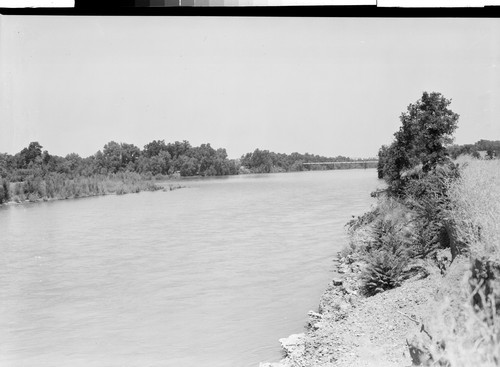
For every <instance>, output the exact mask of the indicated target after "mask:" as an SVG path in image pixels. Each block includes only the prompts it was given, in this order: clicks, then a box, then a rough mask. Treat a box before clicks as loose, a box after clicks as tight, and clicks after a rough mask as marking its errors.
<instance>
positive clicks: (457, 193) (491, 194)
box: [449, 158, 500, 260]
mask: <svg viewBox="0 0 500 367" xmlns="http://www.w3.org/2000/svg"><path fill="white" fill-rule="evenodd" d="M459 163H460V164H461V165H463V166H464V168H463V169H462V170H461V177H460V178H459V179H458V181H456V182H454V183H452V184H451V185H450V187H449V195H450V199H451V204H452V211H451V215H452V219H453V220H454V221H455V223H457V231H458V233H457V235H458V236H459V238H460V239H461V240H462V241H464V242H465V243H467V244H469V246H470V250H471V252H472V255H473V256H476V257H479V256H483V255H486V256H487V257H488V258H490V259H492V260H500V160H474V159H470V158H461V159H460V161H459Z"/></svg>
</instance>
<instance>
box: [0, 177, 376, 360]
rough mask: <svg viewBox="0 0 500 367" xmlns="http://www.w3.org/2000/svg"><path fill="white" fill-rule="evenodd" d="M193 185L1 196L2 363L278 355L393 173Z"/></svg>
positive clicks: (299, 329)
mask: <svg viewBox="0 0 500 367" xmlns="http://www.w3.org/2000/svg"><path fill="white" fill-rule="evenodd" d="M182 184H183V185H186V186H187V187H186V188H183V189H180V190H175V191H170V192H145V193H140V194H129V195H122V196H105V197H97V198H86V199H78V200H67V201H56V202H48V203H36V204H27V205H17V206H4V207H2V208H0V254H1V255H0V366H3V367H10V366H23V367H24V366H37V367H45V366H46V367H49V366H50V367H59V366H61V367H62V366H64V367H66V366H85V367H94V366H99V367H101V366H102V367H104V366H105V367H114V366H116V367H118V366H119V367H124V366H131V367H132V366H134V367H135V366H175V367H193V366H204V367H226V366H228V367H229V366H231V367H239V366H243V367H246V366H252V367H257V366H258V364H259V362H260V361H277V360H279V359H280V358H281V350H280V346H279V342H278V339H279V338H282V337H286V336H288V335H290V334H293V333H300V332H303V328H304V325H305V322H306V321H307V312H308V311H309V310H315V311H316V310H317V305H318V301H319V297H320V295H321V293H322V292H323V290H324V289H325V287H326V286H327V284H328V282H329V281H330V278H331V276H332V270H333V263H332V259H333V258H334V256H335V253H336V252H337V251H339V250H340V249H341V248H342V247H343V246H344V244H345V243H346V234H345V229H344V224H345V223H346V222H347V221H348V220H349V219H350V217H351V215H359V214H361V213H363V212H364V211H366V210H367V209H368V208H369V206H370V205H371V203H372V202H373V200H374V199H372V198H371V197H370V195H369V194H370V192H371V191H373V190H374V189H375V188H376V187H377V185H379V184H380V183H379V181H378V180H377V178H376V171H375V170H373V169H367V170H335V171H315V172H297V173H284V174H269V175H264V174H262V175H244V176H233V177H224V178H214V179H196V180H185V181H183V182H182Z"/></svg>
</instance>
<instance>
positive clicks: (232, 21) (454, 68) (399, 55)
mask: <svg viewBox="0 0 500 367" xmlns="http://www.w3.org/2000/svg"><path fill="white" fill-rule="evenodd" d="M499 67H500V19H460V18H447V19H433V18H286V17H280V18H273V17H248V18H246V17H69V16H59V17H54V16H52V17H51V16H0V82H1V84H0V86H1V87H0V152H5V153H9V154H14V153H16V152H19V151H20V150H21V149H22V148H24V147H26V146H27V145H28V144H29V142H31V141H38V142H39V143H40V144H41V145H42V146H43V149H44V150H45V149H46V150H48V151H49V153H51V154H56V155H61V156H65V155H66V154H68V153H72V152H74V153H77V154H79V155H81V156H83V157H86V156H89V155H92V154H94V153H95V152H97V151H98V150H100V149H101V150H102V148H103V146H104V145H105V144H106V143H107V142H109V141H116V142H125V143H132V144H135V145H137V146H139V147H140V148H142V147H143V146H144V145H145V144H147V143H148V142H150V141H152V140H165V142H174V141H176V140H178V141H182V140H188V141H189V142H190V143H191V144H192V145H193V146H198V145H200V144H203V143H210V144H211V146H212V147H214V148H226V150H227V153H228V155H229V157H230V158H238V157H240V156H241V155H243V154H245V153H247V152H252V151H253V150H255V149H256V148H259V149H268V150H271V151H274V152H280V153H288V154H289V153H292V152H299V153H306V152H308V153H311V154H319V155H323V156H328V157H332V156H337V155H344V156H350V157H375V156H376V155H377V151H378V149H379V147H380V146H381V145H382V144H390V143H391V141H392V139H393V134H394V132H395V131H397V129H398V128H399V126H400V121H399V116H400V115H401V113H402V112H404V111H405V110H406V108H407V106H408V105H409V104H410V103H413V102H415V101H417V100H418V99H419V98H420V97H421V96H422V93H423V92H424V91H428V92H433V91H434V92H440V93H442V94H443V95H444V96H445V97H446V98H448V99H451V100H452V103H451V105H450V108H451V109H452V110H453V111H454V112H456V113H458V114H459V115H460V119H459V123H458V129H457V131H456V133H455V137H456V139H455V142H456V143H458V144H465V143H474V142H476V141H477V140H479V139H489V140H500V103H499V102H500V72H499Z"/></svg>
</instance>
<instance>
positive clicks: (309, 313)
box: [307, 311, 323, 319]
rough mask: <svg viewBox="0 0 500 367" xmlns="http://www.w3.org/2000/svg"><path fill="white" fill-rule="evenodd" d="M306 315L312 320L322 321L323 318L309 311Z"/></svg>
mask: <svg viewBox="0 0 500 367" xmlns="http://www.w3.org/2000/svg"><path fill="white" fill-rule="evenodd" d="M307 314H308V315H309V317H310V318H313V319H322V318H323V315H322V314H320V313H317V312H314V311H309V312H308V313H307Z"/></svg>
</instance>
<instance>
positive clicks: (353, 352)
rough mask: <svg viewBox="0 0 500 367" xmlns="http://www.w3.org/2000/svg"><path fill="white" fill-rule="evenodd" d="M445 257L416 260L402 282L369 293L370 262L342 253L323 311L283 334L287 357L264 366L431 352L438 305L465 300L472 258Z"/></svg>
mask: <svg viewBox="0 0 500 367" xmlns="http://www.w3.org/2000/svg"><path fill="white" fill-rule="evenodd" d="M440 257H441V258H442V259H443V261H442V262H441V264H442V265H441V266H439V267H438V266H437V265H435V263H432V262H422V263H421V264H419V265H418V266H415V265H414V266H413V269H411V273H412V274H413V276H412V277H411V278H409V279H407V280H406V281H405V282H404V283H403V284H402V286H401V287H398V288H394V289H391V290H388V291H386V292H382V293H378V294H376V295H374V296H372V297H365V296H363V295H362V294H361V291H360V274H361V272H362V269H363V267H364V266H366V263H365V262H363V261H362V260H361V259H360V258H358V257H357V256H356V255H347V256H342V255H340V254H339V256H338V258H337V259H335V262H336V267H337V277H335V278H334V279H333V280H332V281H331V283H330V284H329V285H328V287H327V289H326V291H325V292H324V294H323V295H322V297H321V300H320V303H319V307H318V312H314V311H310V312H309V323H308V325H307V326H306V331H305V332H304V333H301V334H294V335H291V336H289V337H288V338H283V339H280V343H281V346H282V348H283V351H284V355H285V357H284V358H283V359H282V360H281V361H280V362H277V363H261V364H260V367H299V366H300V367H309V366H310V367H312V366H316V367H320V366H321V367H323V366H324V367H327V366H331V367H333V366H335V367H348V366H349V367H362V366H366V367H368V366H370V367H374V366H384V367H391V366H398V367H403V366H411V365H412V364H413V363H417V362H418V360H419V359H425V358H427V356H426V352H425V350H426V347H425V345H428V344H429V340H426V339H429V336H428V329H429V325H432V322H433V317H434V315H435V311H436V308H442V307H443V305H444V304H445V303H444V302H445V300H446V299H451V300H453V305H452V307H451V308H449V310H448V312H453V313H456V312H458V308H459V307H460V306H459V305H461V304H464V300H463V297H464V296H463V294H464V292H462V291H461V289H462V285H465V283H464V282H463V279H464V274H465V272H466V270H467V268H468V261H467V260H466V259H465V258H460V257H459V258H457V259H455V261H454V262H453V264H450V263H449V261H447V259H450V258H451V256H450V254H449V253H447V251H445V250H443V251H441V253H440ZM446 305H448V306H449V304H448V303H447V304H446ZM410 346H411V347H410Z"/></svg>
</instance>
